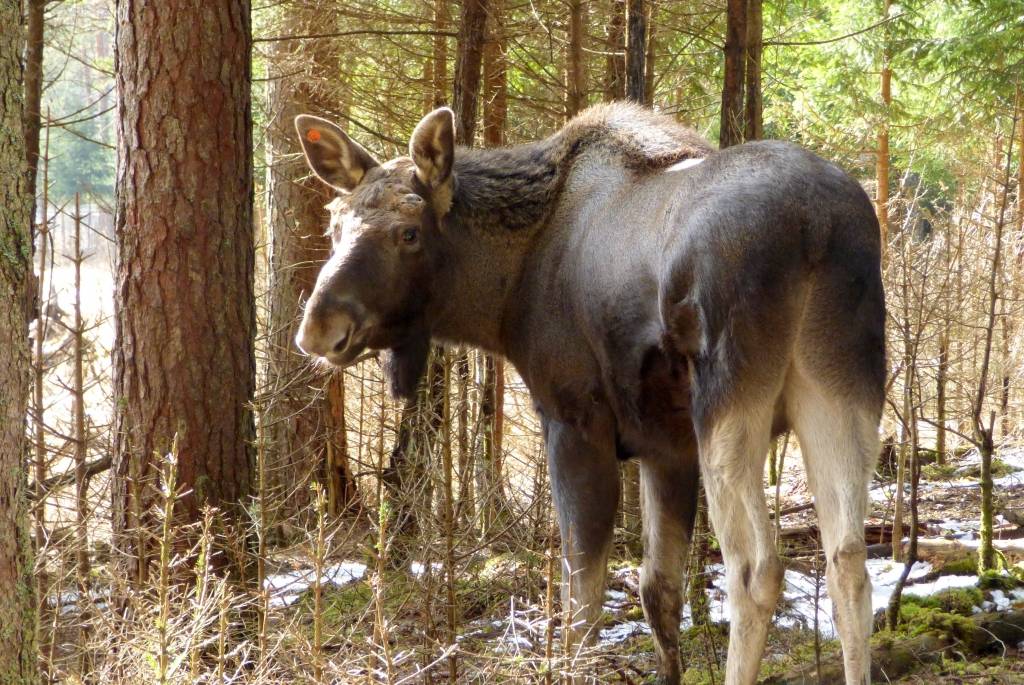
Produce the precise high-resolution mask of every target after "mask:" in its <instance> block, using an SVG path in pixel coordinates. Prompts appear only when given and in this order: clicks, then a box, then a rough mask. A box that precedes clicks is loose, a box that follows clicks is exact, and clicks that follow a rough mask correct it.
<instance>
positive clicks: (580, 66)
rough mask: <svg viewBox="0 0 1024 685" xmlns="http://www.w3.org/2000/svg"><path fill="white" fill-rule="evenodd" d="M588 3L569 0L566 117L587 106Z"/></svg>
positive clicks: (582, 0) (579, 0) (581, 0)
mask: <svg viewBox="0 0 1024 685" xmlns="http://www.w3.org/2000/svg"><path fill="white" fill-rule="evenodd" d="M586 11H587V3H586V2H584V0H569V46H568V52H567V54H566V59H565V65H566V68H565V71H566V75H565V118H566V119H571V118H572V117H574V116H575V115H576V113H577V112H579V111H580V110H581V109H583V108H584V107H586V106H587V83H586V72H585V70H584V63H583V27H584V25H585V23H586V22H585V21H584V16H585V15H586Z"/></svg>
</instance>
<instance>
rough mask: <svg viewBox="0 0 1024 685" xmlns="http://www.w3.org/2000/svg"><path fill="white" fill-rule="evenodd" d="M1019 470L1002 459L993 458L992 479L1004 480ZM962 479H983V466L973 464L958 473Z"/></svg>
mask: <svg viewBox="0 0 1024 685" xmlns="http://www.w3.org/2000/svg"><path fill="white" fill-rule="evenodd" d="M1017 470H1018V469H1017V468H1016V467H1014V466H1010V465H1009V464H1007V463H1006V462H1005V461H1003V460H1002V459H997V458H995V457H993V458H992V477H993V478H1002V477H1003V476H1008V475H1010V474H1011V473H1016V472H1017ZM957 475H958V476H959V477H961V478H981V464H971V465H970V466H967V467H965V468H964V469H962V470H961V471H959V472H958V473H957Z"/></svg>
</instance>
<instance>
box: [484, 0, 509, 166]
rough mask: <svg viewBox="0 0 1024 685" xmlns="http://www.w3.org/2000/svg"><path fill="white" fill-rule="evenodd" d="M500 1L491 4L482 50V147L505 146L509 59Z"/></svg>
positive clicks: (493, 1) (493, 0)
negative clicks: (486, 35) (486, 34)
mask: <svg viewBox="0 0 1024 685" xmlns="http://www.w3.org/2000/svg"><path fill="white" fill-rule="evenodd" d="M502 10H503V7H502V0H491V15H490V21H489V22H488V32H487V33H488V37H487V45H486V46H485V48H484V65H483V69H484V98H483V99H484V131H483V134H484V146H485V147H501V146H502V145H504V144H505V122H506V121H507V120H508V56H507V55H506V47H507V37H506V35H505V21H504V13H503V11H502Z"/></svg>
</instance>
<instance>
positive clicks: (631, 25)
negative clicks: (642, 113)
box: [626, 0, 647, 104]
mask: <svg viewBox="0 0 1024 685" xmlns="http://www.w3.org/2000/svg"><path fill="white" fill-rule="evenodd" d="M646 57H647V10H646V9H645V7H644V0H626V99H628V100H632V101H633V102H639V103H641V104H642V103H644V102H646V101H647V98H646V97H645V95H644V86H645V85H646V83H647V75H646V73H645V72H644V60H645V58H646Z"/></svg>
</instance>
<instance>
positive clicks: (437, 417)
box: [382, 348, 446, 568]
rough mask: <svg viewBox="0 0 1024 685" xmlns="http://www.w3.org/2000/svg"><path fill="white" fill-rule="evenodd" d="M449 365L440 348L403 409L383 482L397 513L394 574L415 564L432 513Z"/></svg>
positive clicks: (392, 528) (393, 524)
mask: <svg viewBox="0 0 1024 685" xmlns="http://www.w3.org/2000/svg"><path fill="white" fill-rule="evenodd" d="M444 364H445V361H444V351H443V350H441V349H440V348H434V350H433V351H432V352H431V355H430V361H429V363H428V365H427V373H426V378H425V381H424V382H423V383H421V384H420V388H419V390H418V391H417V393H416V396H415V397H414V398H413V399H411V400H409V401H408V402H406V404H405V407H403V409H402V416H401V419H400V420H399V425H398V437H397V439H396V440H395V445H394V448H393V449H392V451H391V462H390V464H389V465H388V468H387V469H385V471H384V473H383V476H382V480H383V481H384V486H385V488H386V489H387V497H388V499H389V501H390V505H389V508H390V510H391V521H390V522H388V524H387V527H388V530H389V531H390V532H391V535H392V536H393V538H394V542H393V544H392V547H391V551H390V554H389V556H388V564H389V565H390V566H391V567H392V568H405V566H406V565H407V564H408V563H409V561H410V558H411V555H412V552H413V550H414V548H415V544H416V536H417V535H418V533H419V531H420V529H421V523H420V515H421V513H423V512H430V510H431V506H430V501H431V495H430V494H429V493H430V492H431V488H430V484H429V482H428V481H429V478H430V475H429V467H430V462H431V452H432V450H433V446H434V444H435V443H436V441H437V436H438V435H439V433H440V430H441V426H442V425H443V422H444V415H443V409H444V408H443V400H444V395H445V392H446V388H445V372H444Z"/></svg>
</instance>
